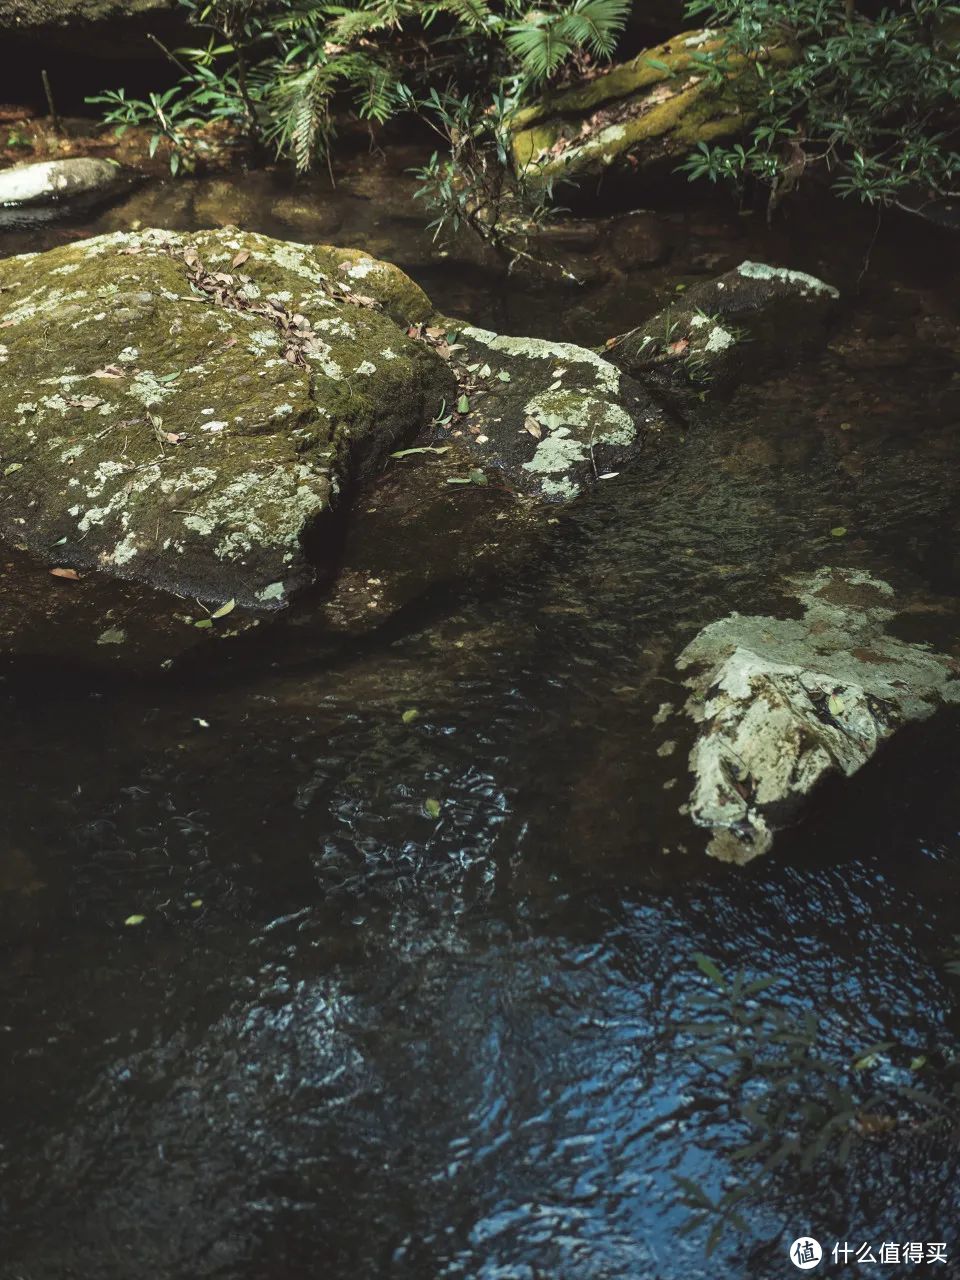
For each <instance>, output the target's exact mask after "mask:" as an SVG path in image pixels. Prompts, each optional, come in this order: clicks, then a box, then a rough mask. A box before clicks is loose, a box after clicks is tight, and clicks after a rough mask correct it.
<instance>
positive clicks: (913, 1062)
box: [910, 1053, 927, 1071]
mask: <svg viewBox="0 0 960 1280" xmlns="http://www.w3.org/2000/svg"><path fill="white" fill-rule="evenodd" d="M926 1065H927V1059H926V1056H925V1055H924V1054H922V1053H921V1055H920V1056H919V1058H911V1059H910V1070H911V1071H920V1070H921V1069H922V1068H923V1067H925V1066H926Z"/></svg>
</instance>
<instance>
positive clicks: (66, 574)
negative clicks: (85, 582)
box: [50, 568, 80, 582]
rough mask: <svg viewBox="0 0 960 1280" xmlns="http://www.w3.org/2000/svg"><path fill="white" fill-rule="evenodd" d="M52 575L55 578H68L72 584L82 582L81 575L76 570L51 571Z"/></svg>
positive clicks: (58, 569)
mask: <svg viewBox="0 0 960 1280" xmlns="http://www.w3.org/2000/svg"><path fill="white" fill-rule="evenodd" d="M50 574H51V577H54V578H67V579H68V580H69V581H70V582H79V581H80V575H79V573H77V571H76V569H60V568H57V569H51V570H50Z"/></svg>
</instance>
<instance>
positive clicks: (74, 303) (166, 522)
mask: <svg viewBox="0 0 960 1280" xmlns="http://www.w3.org/2000/svg"><path fill="white" fill-rule="evenodd" d="M429 312H430V304H429V302H428V300H427V299H426V297H425V295H423V294H422V293H421V292H420V290H419V289H417V287H416V286H415V285H414V284H413V283H412V282H411V281H409V280H408V279H407V277H405V276H404V275H403V274H402V273H401V272H399V271H397V270H396V268H393V267H389V266H387V265H386V264H383V263H378V262H375V261H374V260H373V259H370V258H366V257H365V256H364V255H361V254H357V253H354V252H352V251H349V250H337V249H330V248H308V247H307V246H304V245H296V244H290V243H287V242H281V241H275V240H271V239H268V238H267V237H265V236H259V235H254V234H250V233H241V232H238V231H236V230H234V229H231V230H223V231H213V232H206V233H200V234H197V235H193V236H180V235H176V234H173V233H167V232H157V231H152V232H144V233H142V234H138V235H130V234H123V233H115V234H111V235H107V236H102V237H99V238H97V239H94V240H89V241H85V242H81V243H79V244H75V245H70V246H67V247H64V248H60V249H55V250H51V251H50V252H48V253H45V254H42V255H25V256H21V257H16V258H10V259H7V260H5V261H2V262H0V532H2V533H3V535H4V537H6V538H7V539H8V540H9V541H11V542H13V543H14V544H16V545H18V546H21V547H23V548H25V549H27V550H29V551H30V552H31V553H32V554H33V555H34V556H36V557H38V558H39V559H40V560H41V561H42V562H44V563H47V564H56V565H59V566H63V565H66V566H70V567H72V568H75V569H77V570H79V571H85V570H90V569H98V570H101V571H105V572H107V573H109V574H110V575H112V576H115V577H119V578H129V579H134V580H137V581H140V582H144V583H146V584H147V585H149V586H151V587H159V588H162V589H166V590H168V591H173V592H176V593H179V594H181V595H188V596H196V597H199V598H200V599H201V600H205V601H208V602H219V601H228V600H235V601H237V602H238V603H245V604H250V605H260V606H269V605H271V604H277V603H282V602H283V600H284V599H285V598H286V596H287V594H288V593H289V592H290V591H291V590H292V589H294V588H296V587H297V586H300V585H302V584H303V583H304V582H308V581H310V580H312V579H313V577H314V575H315V571H316V568H317V567H319V569H320V570H321V572H322V571H323V570H324V569H325V568H329V567H331V566H332V564H333V563H334V560H335V557H336V550H337V546H338V539H339V535H338V532H337V524H336V520H335V519H334V517H335V514H336V509H337V507H338V505H339V504H340V503H342V501H343V494H344V491H345V490H346V489H348V488H349V487H350V486H351V485H352V484H353V483H355V481H356V480H357V479H358V478H360V477H361V476H362V475H364V474H365V473H369V472H370V471H371V470H372V469H373V468H375V467H376V466H377V465H378V464H380V463H382V461H383V460H384V459H385V458H386V456H387V455H388V453H389V452H390V451H391V450H393V449H396V448H397V447H398V446H399V445H401V444H403V443H404V442H406V441H408V440H410V439H411V438H412V437H413V436H414V435H416V433H417V432H418V431H419V430H420V429H421V428H423V427H424V426H425V425H426V424H428V423H429V422H430V420H431V419H432V418H434V417H435V416H436V414H437V412H438V410H439V408H440V406H441V404H442V403H444V402H447V403H451V402H452V401H453V400H454V399H455V396H456V384H455V380H454V375H453V374H452V372H451V370H450V367H449V365H448V364H447V363H446V362H444V360H443V359H441V358H440V357H439V356H438V355H437V354H436V352H435V351H433V350H432V349H431V348H430V346H429V345H428V344H426V343H423V342H417V341H414V340H413V339H411V338H410V337H408V336H407V333H406V322H407V321H408V320H419V319H421V318H422V317H424V316H425V315H428V314H429ZM308 544H309V554H308V551H307V546H308Z"/></svg>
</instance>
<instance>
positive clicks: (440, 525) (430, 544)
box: [298, 438, 557, 635]
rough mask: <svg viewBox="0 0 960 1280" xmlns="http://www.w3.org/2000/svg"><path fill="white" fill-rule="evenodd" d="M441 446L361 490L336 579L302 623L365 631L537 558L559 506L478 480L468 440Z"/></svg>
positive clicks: (413, 457) (406, 460) (408, 460)
mask: <svg viewBox="0 0 960 1280" xmlns="http://www.w3.org/2000/svg"><path fill="white" fill-rule="evenodd" d="M437 449H438V452H436V453H433V452H422V453H411V454H408V455H407V456H406V457H404V458H400V459H397V460H395V463H394V465H392V466H391V467H390V468H388V470H387V471H385V472H384V474H383V475H381V476H380V477H378V478H377V480H376V481H374V482H373V483H372V484H371V485H370V486H369V487H367V488H365V489H364V491H363V493H362V494H361V495H360V496H359V498H358V501H357V510H356V518H355V519H354V520H352V521H351V522H350V526H349V528H348V530H347V534H346V539H345V543H344V549H343V556H342V559H341V563H340V567H339V570H338V573H337V578H336V581H335V582H334V583H333V585H332V586H331V589H330V591H329V592H328V593H327V595H326V597H325V598H324V600H323V601H322V602H321V603H320V604H319V605H318V606H317V607H316V608H313V609H308V610H306V611H305V612H304V615H303V617H302V619H299V620H298V621H300V622H301V623H302V625H305V626H311V627H312V626H315V625H316V624H317V623H319V624H320V625H321V627H322V628H323V629H325V630H329V631H333V632H338V633H345V634H349V635H362V634H365V633H367V632H369V631H371V630H374V629H376V628H377V627H380V626H382V625H383V624H384V623H385V622H387V621H389V620H391V619H394V618H396V617H397V615H398V614H400V613H401V611H402V610H404V609H406V608H407V607H409V606H411V605H418V606H425V605H428V603H429V601H430V599H431V598H437V597H438V595H439V593H442V592H445V591H446V592H454V593H456V592H459V591H462V589H463V587H464V585H465V584H469V585H470V586H471V587H472V588H475V587H476V586H477V584H478V583H479V582H480V581H481V579H482V578H483V576H484V575H485V574H488V573H491V572H495V573H496V574H497V575H498V576H502V575H504V574H509V573H510V572H511V571H512V569H513V568H514V567H519V566H520V565H522V564H523V563H524V562H526V561H528V560H529V559H530V558H531V556H534V555H535V554H536V551H537V549H538V547H539V546H540V544H541V542H542V540H543V538H544V537H545V536H546V534H547V533H548V532H549V525H551V524H556V523H557V522H556V519H555V518H554V517H553V515H552V514H551V512H552V508H549V507H544V506H543V505H542V504H540V503H537V502H534V501H532V500H531V499H529V498H523V497H521V496H519V495H517V494H516V493H513V492H511V491H510V490H509V489H508V488H506V487H505V486H503V485H500V484H497V483H496V480H495V478H494V479H493V480H492V481H486V478H485V477H484V476H479V477H477V476H476V475H475V474H474V480H473V481H471V480H470V477H471V474H472V470H473V468H474V467H475V466H476V460H475V458H474V457H473V456H472V454H471V452H470V449H469V447H468V446H467V445H466V444H465V443H464V441H463V439H462V438H461V439H459V440H457V441H455V442H454V443H452V444H447V445H439V446H437ZM476 479H480V480H481V481H482V482H481V483H475V482H474V481H475V480H476ZM464 480H467V481H468V483H463V481H464ZM414 549H416V550H414Z"/></svg>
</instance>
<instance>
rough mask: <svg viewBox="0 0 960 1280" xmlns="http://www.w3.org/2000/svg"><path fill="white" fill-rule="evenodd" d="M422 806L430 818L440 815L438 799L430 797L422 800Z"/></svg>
mask: <svg viewBox="0 0 960 1280" xmlns="http://www.w3.org/2000/svg"><path fill="white" fill-rule="evenodd" d="M423 807H424V809H425V810H426V813H427V816H428V817H430V818H439V817H440V801H439V800H434V799H433V798H432V797H431V798H430V799H429V800H424V802H423Z"/></svg>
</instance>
